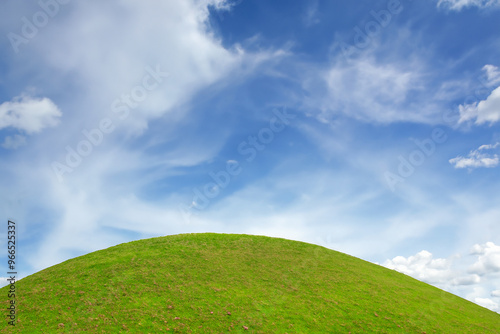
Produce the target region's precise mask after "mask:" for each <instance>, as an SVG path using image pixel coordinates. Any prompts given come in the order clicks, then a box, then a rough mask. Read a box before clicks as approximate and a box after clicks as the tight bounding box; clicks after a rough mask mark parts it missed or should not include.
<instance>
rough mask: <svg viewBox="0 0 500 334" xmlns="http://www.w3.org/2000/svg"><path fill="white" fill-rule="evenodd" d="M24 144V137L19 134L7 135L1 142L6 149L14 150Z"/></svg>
mask: <svg viewBox="0 0 500 334" xmlns="http://www.w3.org/2000/svg"><path fill="white" fill-rule="evenodd" d="M24 145H26V137H24V136H21V135H14V136H7V137H5V140H4V142H3V143H2V147H3V148H5V149H7V150H15V149H18V148H19V147H21V146H24Z"/></svg>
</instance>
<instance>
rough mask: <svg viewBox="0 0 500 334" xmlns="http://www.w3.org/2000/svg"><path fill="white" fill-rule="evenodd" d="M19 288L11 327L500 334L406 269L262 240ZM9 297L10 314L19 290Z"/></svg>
mask: <svg viewBox="0 0 500 334" xmlns="http://www.w3.org/2000/svg"><path fill="white" fill-rule="evenodd" d="M16 288H17V291H18V299H17V308H18V322H17V324H16V326H15V327H14V328H12V326H8V325H7V320H4V321H2V323H1V324H0V332H8V333H80V332H91V333H121V332H123V333H125V332H130V333H165V332H166V333H228V332H234V333H349V332H351V333H500V315H499V314H497V313H494V312H492V311H489V310H487V309H485V308H482V307H480V306H478V305H475V304H473V303H471V302H468V301H466V300H464V299H462V298H459V297H457V296H455V295H452V294H449V293H446V292H444V291H442V290H439V289H437V288H435V287H432V286H430V285H428V284H425V283H422V282H419V281H417V280H415V279H412V278H410V277H408V276H406V275H403V274H400V273H397V272H395V271H392V270H389V269H386V268H383V267H381V266H377V265H374V264H372V263H369V262H366V261H363V260H360V259H357V258H354V257H352V256H349V255H345V254H342V253H339V252H335V251H332V250H329V249H326V248H323V247H320V246H316V245H311V244H307V243H302V242H296V241H290V240H284V239H277V238H269V237H261V236H249V235H230V234H228V235H224V234H213V233H205V234H183V235H174V236H168V237H162V238H154V239H147V240H141V241H135V242H130V243H126V244H121V245H118V246H115V247H111V248H108V249H105V250H102V251H97V252H94V253H91V254H87V255H85V256H81V257H78V258H74V259H71V260H68V261H66V262H63V263H61V264H58V265H56V266H53V267H50V268H47V269H45V270H42V271H40V272H38V273H36V274H34V275H31V276H29V277H26V278H24V279H22V280H20V281H19V282H18V283H17V287H16ZM0 295H2V296H5V298H2V301H1V304H0V305H1V308H2V309H3V310H5V311H4V312H5V314H6V313H7V312H6V308H7V305H8V304H7V302H8V301H7V298H6V296H7V287H5V288H2V289H1V290H0ZM228 312H230V314H229V313H228ZM244 326H245V327H247V328H248V329H245V328H244Z"/></svg>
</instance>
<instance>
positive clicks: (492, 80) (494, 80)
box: [483, 64, 500, 86]
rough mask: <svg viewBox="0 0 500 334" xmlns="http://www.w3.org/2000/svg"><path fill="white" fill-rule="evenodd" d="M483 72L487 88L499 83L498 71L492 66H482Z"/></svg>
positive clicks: (499, 71) (499, 74)
mask: <svg viewBox="0 0 500 334" xmlns="http://www.w3.org/2000/svg"><path fill="white" fill-rule="evenodd" d="M483 71H484V72H486V79H487V82H486V84H487V85H488V86H494V85H496V84H498V83H500V70H499V69H498V67H496V66H494V65H489V64H488V65H484V67H483Z"/></svg>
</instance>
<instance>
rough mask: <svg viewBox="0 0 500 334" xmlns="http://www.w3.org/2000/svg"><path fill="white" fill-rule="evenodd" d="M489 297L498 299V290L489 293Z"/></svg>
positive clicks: (499, 292) (499, 295)
mask: <svg viewBox="0 0 500 334" xmlns="http://www.w3.org/2000/svg"><path fill="white" fill-rule="evenodd" d="M491 297H500V290H495V291H491Z"/></svg>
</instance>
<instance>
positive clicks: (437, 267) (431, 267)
mask: <svg viewBox="0 0 500 334" xmlns="http://www.w3.org/2000/svg"><path fill="white" fill-rule="evenodd" d="M383 265H384V266H385V267H387V268H390V269H394V270H397V271H399V272H402V273H404V274H406V275H409V276H412V277H415V278H416V279H418V280H421V281H424V282H427V283H431V284H436V283H444V282H446V281H449V280H450V279H451V278H452V277H453V272H452V271H451V270H450V267H451V260H447V259H434V258H433V256H432V254H431V253H430V252H428V251H425V250H423V251H421V252H419V253H417V254H416V255H413V256H410V257H408V258H405V257H403V256H397V257H395V258H394V259H392V260H387V261H385V262H384V263H383Z"/></svg>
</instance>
